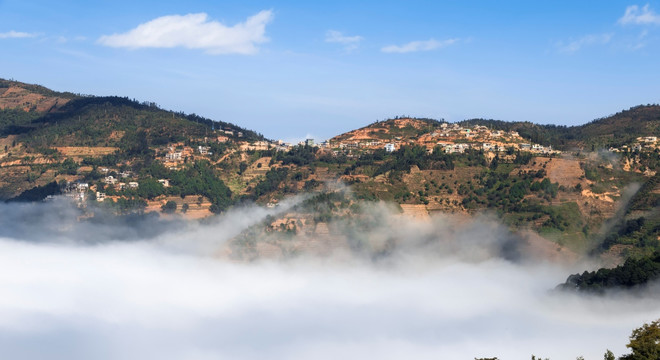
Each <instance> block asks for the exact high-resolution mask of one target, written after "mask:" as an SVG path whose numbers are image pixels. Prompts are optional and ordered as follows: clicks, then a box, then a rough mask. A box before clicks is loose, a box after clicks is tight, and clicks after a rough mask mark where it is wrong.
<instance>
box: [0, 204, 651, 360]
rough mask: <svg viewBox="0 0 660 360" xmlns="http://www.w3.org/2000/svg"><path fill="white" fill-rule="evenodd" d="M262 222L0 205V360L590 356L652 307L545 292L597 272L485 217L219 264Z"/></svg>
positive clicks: (402, 225) (235, 214)
mask: <svg viewBox="0 0 660 360" xmlns="http://www.w3.org/2000/svg"><path fill="white" fill-rule="evenodd" d="M295 202H296V200H292V201H291V202H290V203H285V204H283V205H282V207H281V208H280V209H279V211H282V209H285V208H286V207H287V206H291V205H293V204H294V203H295ZM276 211H278V210H274V209H264V208H260V207H257V206H247V207H242V208H240V209H236V210H233V211H230V212H228V213H226V214H224V215H222V216H219V217H217V218H215V219H213V220H211V221H207V222H205V223H203V224H201V223H193V222H188V221H185V220H182V219H178V220H177V219H175V220H172V219H169V220H165V219H161V218H158V217H154V216H143V217H137V218H135V217H125V218H116V217H111V216H107V217H104V216H100V215H99V216H97V217H96V219H95V220H93V221H90V220H83V221H81V220H80V219H79V218H78V216H79V212H78V210H76V209H75V208H73V207H71V206H70V205H69V204H68V203H66V202H65V201H60V200H58V201H54V202H50V203H43V204H2V205H0V290H1V291H0V358H3V359H44V358H48V359H67V360H70V359H370V358H378V359H474V358H475V357H495V356H497V357H499V359H502V360H504V359H529V358H530V357H531V355H532V354H535V355H537V356H543V357H549V358H551V359H553V360H559V359H574V358H575V357H577V356H580V355H582V356H584V357H585V359H587V360H589V359H602V356H603V353H604V352H605V350H606V349H610V350H612V351H614V353H615V354H616V355H621V354H623V353H626V352H627V351H626V348H625V344H626V343H627V341H628V336H629V335H630V333H631V331H632V329H634V328H637V327H639V326H641V325H642V324H643V323H645V322H650V321H652V320H655V319H657V318H658V317H660V301H658V300H657V297H653V296H641V297H633V296H629V295H625V294H611V295H609V296H584V295H579V294H572V293H560V292H556V291H552V289H553V288H554V287H555V286H556V285H557V284H558V283H560V282H563V281H564V280H565V278H566V277H567V276H568V275H569V274H571V273H575V272H578V271H582V270H584V268H585V266H587V267H591V268H593V267H594V266H595V264H589V263H578V264H572V265H565V264H561V263H553V262H547V261H542V260H539V259H538V258H526V257H525V254H524V252H523V253H519V252H516V251H512V250H511V248H512V247H511V241H519V240H520V239H517V238H515V237H514V238H513V240H512V239H510V238H509V237H511V234H510V233H508V231H507V229H506V228H505V227H503V226H501V225H499V224H497V223H496V222H495V221H493V220H489V219H487V218H476V219H473V220H471V221H462V222H458V221H456V218H453V217H448V216H438V217H434V218H432V219H431V221H426V222H417V221H414V220H411V219H407V220H405V221H402V220H401V219H402V218H401V216H399V215H398V214H396V211H392V210H391V209H389V208H387V207H378V206H374V207H373V208H372V209H368V210H367V211H369V212H373V213H377V216H374V217H373V218H374V219H381V221H382V224H371V226H370V227H369V229H370V230H367V231H368V232H370V233H368V234H360V237H361V238H362V239H363V240H364V239H365V238H366V239H367V240H368V241H372V242H373V241H377V239H378V238H381V237H390V238H391V237H394V238H396V239H399V238H400V239H399V240H398V241H399V243H400V244H401V245H398V246H395V247H390V251H388V252H387V256H385V257H383V256H380V257H378V258H377V259H376V258H375V257H373V256H365V255H364V250H360V251H357V252H356V253H355V254H354V256H346V253H343V254H342V255H341V256H336V257H335V256H324V257H319V256H306V255H305V254H301V255H299V256H296V257H295V258H291V259H287V260H282V259H279V260H274V259H262V260H258V261H252V262H242V261H233V260H230V259H228V258H226V257H219V256H217V254H218V249H219V248H221V247H222V246H223V245H224V244H225V243H226V242H227V241H228V240H229V239H231V238H233V237H234V236H236V235H237V234H238V233H240V232H241V231H243V230H244V229H245V228H247V227H249V226H252V225H254V224H257V223H258V222H259V221H261V220H263V219H264V218H265V217H266V216H267V215H272V214H274V213H275V212H276ZM347 236H349V235H347ZM350 236H352V235H350ZM512 253H513V254H516V256H512V255H511V254H512Z"/></svg>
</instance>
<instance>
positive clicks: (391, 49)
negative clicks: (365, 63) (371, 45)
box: [380, 39, 459, 53]
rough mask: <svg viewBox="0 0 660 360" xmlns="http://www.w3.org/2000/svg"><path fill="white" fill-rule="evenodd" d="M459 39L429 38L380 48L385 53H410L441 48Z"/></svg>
mask: <svg viewBox="0 0 660 360" xmlns="http://www.w3.org/2000/svg"><path fill="white" fill-rule="evenodd" d="M458 40H459V39H447V40H443V41H437V40H435V39H429V40H426V41H411V42H409V43H407V44H403V45H388V46H385V47H383V48H382V49H380V50H381V51H382V52H384V53H409V52H416V51H430V50H435V49H440V48H443V47H447V46H449V45H453V44H455V43H456V42H458Z"/></svg>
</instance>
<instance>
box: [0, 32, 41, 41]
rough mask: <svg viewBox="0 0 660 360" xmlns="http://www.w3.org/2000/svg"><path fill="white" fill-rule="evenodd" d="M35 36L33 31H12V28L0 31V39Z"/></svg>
mask: <svg viewBox="0 0 660 360" xmlns="http://www.w3.org/2000/svg"><path fill="white" fill-rule="evenodd" d="M36 36H37V34H35V33H26V32H20V31H14V30H11V31H8V32H5V33H0V39H21V38H32V37H36Z"/></svg>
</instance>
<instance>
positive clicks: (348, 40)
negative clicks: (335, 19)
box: [325, 30, 364, 51]
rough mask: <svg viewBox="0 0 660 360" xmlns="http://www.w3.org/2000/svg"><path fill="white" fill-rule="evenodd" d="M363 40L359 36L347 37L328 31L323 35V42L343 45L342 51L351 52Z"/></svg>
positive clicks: (337, 32) (338, 32) (334, 31)
mask: <svg viewBox="0 0 660 360" xmlns="http://www.w3.org/2000/svg"><path fill="white" fill-rule="evenodd" d="M363 39H364V38H363V37H362V36H359V35H355V36H347V35H344V34H342V33H341V32H340V31H337V30H328V31H326V33H325V42H328V43H337V44H342V45H344V50H346V51H351V50H355V49H357V47H358V46H359V45H360V41H362V40H363Z"/></svg>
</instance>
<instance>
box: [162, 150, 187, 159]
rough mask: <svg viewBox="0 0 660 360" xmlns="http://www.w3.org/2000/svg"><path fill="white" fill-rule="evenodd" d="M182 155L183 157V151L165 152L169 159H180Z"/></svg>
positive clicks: (166, 157)
mask: <svg viewBox="0 0 660 360" xmlns="http://www.w3.org/2000/svg"><path fill="white" fill-rule="evenodd" d="M182 157H183V153H182V152H180V151H175V152H169V153H167V154H165V159H167V160H168V161H180V160H181V158H182Z"/></svg>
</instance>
